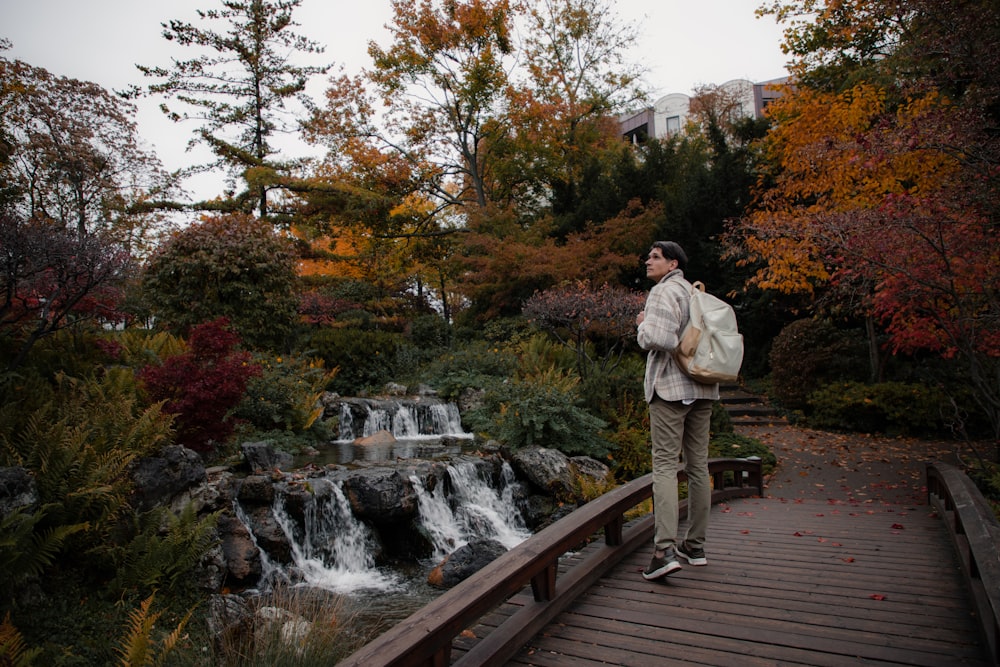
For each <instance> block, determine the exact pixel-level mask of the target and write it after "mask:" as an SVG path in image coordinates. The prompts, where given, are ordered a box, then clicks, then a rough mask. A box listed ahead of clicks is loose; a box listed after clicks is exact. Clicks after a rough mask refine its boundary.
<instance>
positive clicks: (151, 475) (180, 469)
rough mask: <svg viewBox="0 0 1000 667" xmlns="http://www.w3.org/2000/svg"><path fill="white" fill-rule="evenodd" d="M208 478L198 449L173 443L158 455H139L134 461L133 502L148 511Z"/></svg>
mask: <svg viewBox="0 0 1000 667" xmlns="http://www.w3.org/2000/svg"><path fill="white" fill-rule="evenodd" d="M207 479H208V476H207V474H206V473H205V466H204V465H203V464H202V461H201V457H200V456H199V455H198V452H195V451H194V450H191V449H188V448H187V447H182V446H180V445H169V446H167V447H164V448H163V451H161V452H160V454H159V455H158V456H150V457H146V458H142V459H138V460H137V461H136V462H135V463H134V464H133V466H132V480H133V482H134V484H135V491H134V493H133V497H132V502H133V506H134V507H135V508H136V509H137V510H139V511H145V510H150V509H152V508H154V507H157V506H159V505H169V504H170V501H171V499H173V498H174V497H175V496H177V495H179V494H181V493H183V492H184V491H186V490H188V489H190V488H191V487H193V486H197V485H199V484H202V483H204V482H205V481H206V480H207Z"/></svg>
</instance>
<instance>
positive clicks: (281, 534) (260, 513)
mask: <svg viewBox="0 0 1000 667" xmlns="http://www.w3.org/2000/svg"><path fill="white" fill-rule="evenodd" d="M247 519H248V520H249V523H250V529H251V530H252V531H253V534H254V536H255V537H256V538H257V546H258V547H259V548H261V549H263V550H264V551H265V552H267V555H268V556H270V557H271V559H272V560H275V561H277V562H279V563H283V564H287V563H291V562H292V545H291V544H290V543H289V542H288V536H287V535H285V531H284V530H283V529H282V528H281V526H280V525H279V524H278V520H277V519H276V518H275V517H274V513H273V512H272V511H271V508H270V507H255V508H253V509H252V510H250V512H248V513H247Z"/></svg>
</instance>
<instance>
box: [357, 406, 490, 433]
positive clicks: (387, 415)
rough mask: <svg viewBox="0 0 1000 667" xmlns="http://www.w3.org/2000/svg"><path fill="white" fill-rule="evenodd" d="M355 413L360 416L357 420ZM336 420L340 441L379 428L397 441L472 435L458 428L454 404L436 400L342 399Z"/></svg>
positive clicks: (458, 422)
mask: <svg viewBox="0 0 1000 667" xmlns="http://www.w3.org/2000/svg"><path fill="white" fill-rule="evenodd" d="M359 416H360V417H363V419H360V420H359V419H358V417H359ZM339 420H340V429H339V439H340V440H341V441H354V440H355V439H357V438H366V437H369V436H372V435H374V434H376V433H378V432H380V431H387V432H389V433H392V435H393V436H394V437H395V438H397V439H401V440H403V439H405V440H416V439H422V438H439V437H441V436H450V437H453V438H471V437H472V435H471V434H470V433H466V432H465V431H464V430H463V428H462V418H461V415H460V414H459V412H458V407H457V406H456V405H455V404H454V403H443V402H440V401H429V400H424V401H406V400H380V401H376V400H371V399H343V400H342V401H341V403H340V410H339ZM359 421H360V426H359V424H358V422H359Z"/></svg>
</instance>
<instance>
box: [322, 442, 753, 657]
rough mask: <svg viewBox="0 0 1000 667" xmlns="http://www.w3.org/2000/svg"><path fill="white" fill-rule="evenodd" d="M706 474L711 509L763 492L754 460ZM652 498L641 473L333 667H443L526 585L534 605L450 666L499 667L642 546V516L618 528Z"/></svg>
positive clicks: (713, 464) (647, 534)
mask: <svg viewBox="0 0 1000 667" xmlns="http://www.w3.org/2000/svg"><path fill="white" fill-rule="evenodd" d="M727 473H732V475H727ZM709 474H710V475H711V476H712V481H713V491H712V503H713V504H714V503H718V502H722V501H724V500H727V499H729V498H736V497H747V496H755V495H757V496H760V495H763V493H764V479H763V474H762V466H761V461H760V459H758V458H756V457H755V458H751V459H711V460H709ZM677 475H678V479H680V480H684V479H686V474H685V472H684V469H683V467H681V469H680V470H679V471H678V473H677ZM652 493H653V491H652V474H648V475H644V476H643V477H640V478H639V479H636V480H633V481H631V482H629V483H628V484H625V485H623V486H620V487H618V488H616V489H613V490H612V491H609V492H608V493H606V494H604V495H602V496H600V497H598V498H596V499H594V500H592V501H590V502H589V503H587V504H586V505H583V506H582V507H580V508H578V509H576V510H574V511H573V512H572V513H570V514H569V515H567V516H566V517H564V518H562V519H560V520H559V521H557V522H555V523H553V524H552V525H550V526H548V527H547V528H545V529H544V530H541V531H539V532H538V533H536V534H535V535H533V536H531V537H529V538H528V539H527V540H525V541H524V542H522V543H521V544H520V545H518V546H517V547H515V548H514V549H511V550H510V551H508V552H507V553H505V554H503V555H502V556H500V557H499V558H497V559H496V560H494V561H493V562H491V563H490V564H489V565H487V566H486V567H484V568H483V569H481V570H479V571H478V572H477V573H475V574H474V575H472V576H471V577H469V578H468V579H465V580H464V581H462V582H461V583H459V584H458V585H456V586H455V587H453V588H452V589H450V590H449V591H447V592H445V593H443V594H442V595H441V596H439V597H438V598H436V599H435V600H433V601H432V602H430V603H429V604H427V605H426V606H424V607H423V608H421V609H419V610H418V611H416V612H414V613H413V614H412V615H410V616H409V617H408V618H405V619H403V620H402V621H400V622H399V623H398V624H396V625H395V626H393V627H392V628H390V629H389V630H388V631H386V632H385V633H384V634H382V635H381V636H379V637H378V638H376V639H375V640H373V641H372V642H370V643H368V644H366V645H365V646H363V647H361V648H360V649H359V650H358V651H356V652H355V653H354V654H353V655H351V656H349V657H347V658H346V659H345V660H343V661H341V662H339V663H338V665H341V666H343V667H349V666H353V665H357V666H364V667H374V666H379V665H382V666H386V667H390V666H391V667H416V666H420V667H423V666H428V667H444V666H445V665H448V664H450V660H451V645H452V641H453V640H454V638H455V637H456V636H458V635H459V633H461V632H462V631H463V630H464V629H466V628H468V627H470V626H471V625H473V624H475V623H476V622H477V621H478V620H479V619H480V618H482V616H484V615H485V614H487V613H489V612H490V611H492V610H494V609H495V608H497V607H498V606H499V605H500V604H502V603H503V602H504V601H505V600H507V598H509V597H510V596H511V595H513V594H514V593H517V592H519V591H520V590H521V589H523V588H524V587H525V586H526V585H527V584H528V583H530V584H531V589H532V592H533V594H534V600H535V601H534V603H533V604H527V605H525V606H524V607H522V608H521V610H520V611H518V612H516V613H515V614H513V615H512V616H510V617H509V618H508V619H507V620H506V621H505V622H504V623H503V625H501V626H500V627H498V628H496V629H495V630H493V632H491V633H490V634H489V635H488V636H487V637H485V638H484V639H482V640H481V641H480V642H479V643H477V644H476V646H475V647H474V648H473V649H472V650H471V651H470V652H468V653H466V654H465V655H464V656H462V659H461V660H459V661H458V662H457V663H456V664H460V665H475V666H476V667H481V666H485V665H501V664H503V663H504V662H506V660H507V659H508V658H509V657H511V656H512V655H513V654H514V653H515V652H516V651H517V650H518V649H519V648H520V647H521V646H522V645H523V644H524V643H525V642H526V641H528V639H530V638H531V637H532V636H533V635H534V634H536V633H537V632H538V631H540V630H541V629H542V628H543V627H544V626H545V625H546V624H547V623H548V622H549V620H551V619H552V618H554V617H555V616H556V614H558V613H559V612H560V611H562V610H563V609H565V608H566V607H567V606H569V604H570V603H571V602H572V601H573V600H574V599H575V598H576V597H577V596H578V595H580V594H581V593H582V592H584V591H585V590H586V589H587V588H588V587H589V586H590V585H591V584H593V583H594V582H596V581H597V580H598V579H599V578H600V577H601V576H603V575H604V574H605V573H606V572H607V571H608V570H610V569H611V568H612V567H614V566H615V565H616V564H617V563H618V562H619V561H621V560H622V559H623V558H625V557H626V556H627V555H629V554H630V553H632V552H633V551H635V549H636V548H638V547H639V546H640V545H642V544H644V543H648V542H649V540H650V539H651V537H652V533H653V517H652V516H651V515H647V516H646V517H644V518H643V519H640V520H638V521H636V522H633V523H631V524H630V525H629V526H628V527H627V529H626V525H625V513H626V512H627V511H628V510H630V509H632V508H633V507H635V506H636V505H638V504H639V503H641V502H642V501H643V500H645V499H646V498H649V497H650V496H651V495H652ZM680 511H681V513H682V515H683V514H686V512H687V501H682V502H681V507H680ZM602 528H603V530H604V538H605V544H604V546H602V547H601V548H600V549H597V550H595V551H593V552H592V553H590V554H589V555H588V556H587V557H586V558H584V559H582V560H581V561H580V562H578V563H576V564H575V565H574V566H573V567H572V569H570V570H569V571H568V572H566V573H564V575H563V576H562V577H561V578H559V581H557V580H556V579H557V577H556V575H557V571H558V565H559V559H560V557H561V556H562V555H563V554H565V553H566V552H567V551H569V550H571V549H573V548H574V547H576V546H577V545H579V544H580V543H581V542H584V541H586V540H588V539H589V538H590V537H591V536H593V535H594V533H595V532H597V531H598V530H599V529H602Z"/></svg>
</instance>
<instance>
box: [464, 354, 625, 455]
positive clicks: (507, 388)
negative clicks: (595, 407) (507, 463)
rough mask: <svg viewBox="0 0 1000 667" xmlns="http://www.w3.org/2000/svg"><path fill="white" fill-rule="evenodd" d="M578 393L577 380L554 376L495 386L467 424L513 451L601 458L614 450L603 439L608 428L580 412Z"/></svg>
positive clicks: (517, 380)
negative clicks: (526, 449)
mask: <svg viewBox="0 0 1000 667" xmlns="http://www.w3.org/2000/svg"><path fill="white" fill-rule="evenodd" d="M575 388H576V379H575V378H574V377H570V376H566V375H562V374H559V373H558V372H556V371H552V372H551V373H549V374H548V375H546V376H536V377H534V378H532V379H531V380H522V379H515V380H512V381H510V382H501V383H497V384H495V385H494V386H493V387H492V388H490V389H489V390H487V392H486V395H485V397H484V398H483V402H482V404H481V405H480V406H479V407H477V408H475V409H473V410H470V411H468V412H467V413H466V415H465V419H466V421H467V422H468V424H469V425H470V426H471V427H472V429H473V430H475V431H477V432H481V433H486V434H488V435H489V436H490V437H493V438H496V439H497V440H499V441H500V442H502V443H505V444H506V445H508V446H509V447H511V448H514V449H518V448H520V447H529V446H531V445H538V446H540V447H551V448H553V449H558V450H560V451H561V452H563V453H565V454H569V455H571V456H572V455H578V454H582V455H587V456H593V457H595V458H602V457H604V456H605V455H606V454H607V453H608V449H609V446H610V443H609V442H608V441H607V440H606V439H604V438H603V437H602V435H601V430H602V429H603V428H604V427H605V426H606V425H607V423H606V422H604V421H603V420H601V419H599V418H597V417H595V416H593V415H591V414H590V413H589V412H587V411H586V410H584V409H582V408H581V407H579V405H578V404H579V396H578V395H577V394H576V391H575Z"/></svg>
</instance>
